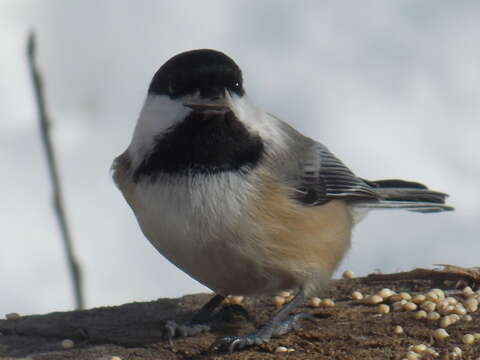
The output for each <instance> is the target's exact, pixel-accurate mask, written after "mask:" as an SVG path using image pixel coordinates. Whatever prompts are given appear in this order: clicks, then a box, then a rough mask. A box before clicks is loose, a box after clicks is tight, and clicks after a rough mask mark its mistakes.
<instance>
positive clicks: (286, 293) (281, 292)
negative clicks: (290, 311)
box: [278, 291, 292, 298]
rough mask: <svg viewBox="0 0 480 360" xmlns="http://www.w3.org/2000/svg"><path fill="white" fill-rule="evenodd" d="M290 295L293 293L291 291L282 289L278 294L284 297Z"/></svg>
mask: <svg viewBox="0 0 480 360" xmlns="http://www.w3.org/2000/svg"><path fill="white" fill-rule="evenodd" d="M290 295H292V294H291V293H290V291H280V292H279V293H278V296H283V297H284V298H286V297H289V296H290Z"/></svg>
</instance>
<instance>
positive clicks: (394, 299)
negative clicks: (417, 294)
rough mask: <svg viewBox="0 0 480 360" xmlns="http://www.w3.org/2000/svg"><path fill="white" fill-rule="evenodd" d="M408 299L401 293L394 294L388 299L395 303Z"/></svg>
mask: <svg viewBox="0 0 480 360" xmlns="http://www.w3.org/2000/svg"><path fill="white" fill-rule="evenodd" d="M402 300H403V301H406V300H405V299H404V298H402V296H401V295H400V294H393V295H392V296H390V297H389V298H388V301H390V302H392V303H394V302H399V301H402Z"/></svg>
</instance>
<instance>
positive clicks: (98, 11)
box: [0, 0, 480, 314]
mask: <svg viewBox="0 0 480 360" xmlns="http://www.w3.org/2000/svg"><path fill="white" fill-rule="evenodd" d="M479 19H480V2H478V1H474V0H472V1H461V0H457V1H442V0H425V1H415V0H408V1H407V0H396V1H393V0H385V1H369V0H366V1H362V2H357V1H279V0H270V1H261V2H260V1H253V0H251V1H237V2H232V1H228V2H227V1H221V0H219V1H175V2H173V1H171V2H167V1H155V0H140V1H127V0H110V1H107V0H104V1H93V0H88V1H87V0H83V1H79V0H78V1H73V0H72V1H63V0H31V1H25V0H2V1H1V2H0V28H1V31H0V44H1V47H0V52H1V53H0V119H1V121H0V162H1V164H2V166H1V167H0V176H1V179H2V181H1V183H2V186H1V189H2V190H1V192H0V196H1V197H0V199H1V200H0V219H1V221H0V288H1V290H0V314H3V313H6V312H11V311H17V312H20V313H22V314H26V313H39V312H49V311H55V310H67V309H71V308H72V306H73V298H72V294H71V287H70V282H69V277H68V272H67V270H66V264H65V259H64V256H63V249H62V245H61V240H60V237H59V233H58V230H57V227H56V221H55V218H54V216H53V212H52V208H51V206H50V199H51V190H50V183H49V179H48V177H47V173H46V166H45V159H44V154H43V149H42V147H41V144H40V141H39V136H38V125H37V115H36V113H35V107H34V102H33V96H32V88H31V84H30V79H29V76H28V72H27V64H26V59H25V43H26V37H27V33H28V30H29V29H34V30H35V31H36V32H37V40H38V47H39V49H38V51H39V57H38V60H39V64H40V66H41V68H42V71H43V76H44V80H45V81H46V90H47V100H48V103H49V108H50V114H51V117H52V119H53V121H54V127H53V136H54V140H55V145H56V147H57V150H58V161H59V164H60V171H61V174H62V177H63V184H64V191H65V195H66V203H67V204H66V205H67V209H68V212H69V216H70V224H71V227H72V232H73V236H74V240H75V248H76V252H77V254H78V257H79V258H80V260H81V263H82V265H83V268H84V273H85V274H84V275H85V288H86V296H87V306H89V307H92V306H100V305H111V304H121V303H125V302H129V301H134V300H136V301H141V300H151V299H156V298H159V297H171V296H179V295H182V294H185V293H192V292H199V291H205V290H206V289H205V288H203V287H202V286H201V285H200V284H198V283H197V282H195V281H194V280H192V279H191V278H189V277H188V276H186V275H185V274H183V273H182V272H181V271H180V270H178V269H177V268H175V267H174V266H173V265H171V264H169V263H168V262H167V261H166V260H165V259H163V257H162V256H161V255H159V254H158V253H157V252H156V251H155V250H154V249H153V248H152V247H151V246H150V244H149V243H148V242H147V241H146V240H145V239H144V237H143V236H142V234H141V232H140V230H139V229H138V226H137V224H136V221H135V219H134V217H133V215H132V213H131V211H130V209H129V208H128V207H127V205H126V203H125V201H124V200H123V199H122V197H121V195H120V193H119V191H118V190H117V189H116V188H115V187H114V185H113V184H112V181H111V179H110V174H109V167H110V163H111V161H112V159H113V158H114V156H116V155H117V154H119V153H121V152H122V151H123V150H124V149H125V148H126V146H127V145H128V143H129V141H130V136H131V133H132V130H133V127H134V126H135V122H136V116H137V114H138V112H139V109H140V107H141V105H142V102H143V100H144V97H145V93H146V88H147V86H148V83H149V81H150V78H151V76H152V75H153V73H154V72H155V71H156V69H157V68H158V67H159V66H160V65H161V64H162V63H163V62H165V61H166V60H167V59H168V58H170V57H171V56H173V55H174V54H176V53H178V52H181V51H184V50H188V49H193V48H214V49H218V50H222V51H224V52H226V53H227V54H229V55H230V56H231V57H232V58H234V59H235V60H236V62H237V63H238V64H239V65H240V66H241V67H242V69H243V72H244V78H245V87H246V89H247V92H248V93H249V94H250V97H251V98H252V99H253V100H254V101H255V102H256V104H257V105H258V106H260V107H261V108H263V109H265V110H267V111H269V112H272V113H274V114H276V115H278V116H279V117H281V118H283V119H285V120H287V121H288V122H289V123H290V124H292V125H293V126H295V127H296V128H298V129H299V130H300V131H302V132H304V133H306V134H307V135H309V136H311V137H314V138H315V139H317V140H320V141H322V142H323V143H325V144H327V145H328V146H329V147H330V149H331V150H332V151H333V152H334V153H335V154H337V155H338V156H339V157H340V158H342V159H343V160H344V161H345V163H346V164H347V165H348V166H350V167H351V168H352V169H353V170H354V171H355V172H356V173H357V174H358V175H360V176H363V177H366V178H370V179H377V178H395V177H399V178H404V179H408V180H417V181H421V182H424V183H426V184H428V185H429V186H430V187H432V188H434V189H437V190H442V191H446V192H449V193H450V194H451V198H450V202H451V203H452V205H454V206H455V207H456V208H457V210H456V212H454V213H443V214H436V215H419V214H413V213H407V212H376V213H374V214H370V216H369V217H368V218H367V219H366V220H365V221H364V222H362V223H361V224H360V225H359V226H358V227H357V228H356V230H355V233H354V240H353V247H352V250H351V251H350V253H349V254H348V256H347V257H346V259H345V260H344V262H343V263H342V265H341V266H340V269H339V271H343V270H345V269H352V270H353V271H354V272H355V273H356V274H358V275H361V274H366V273H368V272H371V271H374V270H375V269H381V270H382V271H384V272H390V271H396V270H408V269H411V268H413V267H417V266H419V267H427V266H431V265H432V264H438V263H452V264H457V265H462V266H479V265H480V256H479V254H480V238H479V235H478V234H479V233H480V151H478V142H479V140H480V121H479V117H480V46H479V44H480V21H479Z"/></svg>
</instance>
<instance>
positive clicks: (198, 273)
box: [113, 49, 452, 351]
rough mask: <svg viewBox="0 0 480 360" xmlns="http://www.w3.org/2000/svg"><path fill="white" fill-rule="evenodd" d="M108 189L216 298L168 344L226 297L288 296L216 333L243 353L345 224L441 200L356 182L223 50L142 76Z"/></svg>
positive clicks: (337, 247) (285, 324) (330, 259)
mask: <svg viewBox="0 0 480 360" xmlns="http://www.w3.org/2000/svg"><path fill="white" fill-rule="evenodd" d="M113 170H114V172H113V177H114V180H115V183H116V184H117V186H118V187H119V188H120V190H121V191H122V193H123V195H124V197H125V199H126V200H127V202H128V203H129V205H130V206H131V208H132V210H133V212H134V213H135V216H136V217H137V220H138V223H139V224H140V227H141V229H142V231H143V233H144V234H145V236H146V237H147V239H148V240H149V241H150V242H151V243H152V245H153V246H154V247H155V248H156V249H157V250H158V251H159V252H160V253H161V254H163V255H164V256H165V257H166V258H167V259H168V260H170V261H171V262H172V263H173V264H175V265H176V266H178V267H179V268H180V269H182V270H183V271H185V272H186V273H187V274H189V275H190V276H191V277H193V278H194V279H196V280H198V281H199V282H200V283H202V284H204V285H205V286H207V287H208V288H210V289H211V290H212V291H214V292H215V294H217V295H216V296H214V297H213V298H212V300H211V301H210V302H209V303H208V304H207V305H205V306H204V307H203V308H202V309H201V310H200V311H199V312H198V313H197V315H195V316H194V318H193V320H192V321H191V322H190V323H188V324H177V323H175V322H173V321H170V322H167V324H166V333H167V337H168V338H169V340H171V338H172V337H173V336H176V335H181V336H188V335H191V334H195V333H197V332H199V331H203V330H207V329H208V328H209V326H208V320H209V318H210V316H211V315H212V313H213V311H214V310H215V308H216V307H217V306H218V305H219V304H220V303H221V302H222V300H223V298H224V297H225V296H226V295H227V294H235V295H257V294H270V293H276V292H279V291H281V290H285V289H298V293H297V295H296V296H295V298H294V299H293V300H292V301H291V302H289V303H288V304H287V305H286V306H284V308H283V309H281V310H280V311H279V312H277V313H276V314H275V315H274V316H273V318H272V319H271V320H270V321H269V322H268V323H267V324H266V325H264V326H263V327H261V328H260V329H259V330H258V331H256V332H255V333H253V334H249V335H244V336H234V337H225V338H222V339H220V340H219V341H218V342H217V343H216V344H217V345H218V346H219V347H221V348H226V349H229V350H230V351H233V350H234V349H239V348H243V347H245V346H248V345H253V344H261V343H264V342H267V341H268V340H269V339H270V338H271V337H272V336H273V335H279V334H283V333H286V332H287V331H289V330H290V329H292V328H294V327H295V324H296V322H297V321H298V320H299V319H301V318H304V317H306V316H304V315H301V314H300V315H299V314H297V315H295V316H294V317H289V315H290V312H291V311H292V309H294V308H295V307H296V306H297V305H299V304H301V303H303V302H304V300H305V298H306V297H307V296H311V295H313V294H314V293H315V292H317V291H318V290H320V289H322V288H323V287H324V286H325V285H326V284H327V282H328V280H329V278H330V276H331V275H332V273H333V271H334V270H335V268H336V267H337V265H338V264H339V262H340V260H341V259H342V258H343V256H344V254H345V252H346V251H347V250H348V248H349V247H350V237H351V232H352V227H353V225H354V224H355V223H356V222H357V221H358V220H359V219H360V217H361V215H362V214H363V213H364V212H365V211H367V210H369V209H376V208H396V209H406V210H410V211H416V212H438V211H444V210H451V209H452V208H451V207H449V206H447V205H445V198H446V197H447V195H446V194H444V193H441V192H436V191H431V190H429V189H428V188H427V187H426V186H424V185H422V184H419V183H415V182H409V181H403V180H380V181H368V180H364V179H362V178H359V177H357V176H356V175H355V174H354V173H353V172H352V171H351V170H349V169H348V168H347V167H346V166H345V165H344V164H343V163H342V162H341V161H340V160H339V159H337V158H336V157H335V156H334V155H333V154H332V153H331V152H330V151H329V150H328V149H327V148H326V147H325V146H324V145H322V144H320V143H318V142H316V141H315V140H312V139H310V138H308V137H306V136H304V135H302V134H300V133H299V132H297V131H296V130H295V129H293V128H292V127H290V126H289V125H287V124H286V123H284V122H283V121H281V120H280V119H278V118H276V117H275V116H273V115H271V114H269V113H265V112H263V111H262V110H260V109H258V108H257V107H255V105H253V104H252V103H251V102H250V101H249V99H248V97H247V96H246V94H245V90H244V88H243V81H242V72H241V70H240V68H239V67H238V66H237V64H236V63H235V62H234V61H233V60H232V59H230V58H229V57H228V56H226V55H225V54H223V53H221V52H219V51H215V50H207V49H203V50H193V51H187V52H184V53H181V54H179V55H176V56H174V57H173V58H171V59H170V60H168V61H167V62H166V63H165V64H164V65H163V66H162V67H161V68H160V69H159V70H158V71H157V72H156V74H155V76H154V77H153V79H152V81H151V83H150V87H149V89H148V95H147V98H146V100H145V104H144V106H143V108H142V110H141V113H140V116H139V118H138V123H137V126H136V128H135V131H134V134H133V138H132V141H131V143H130V145H129V147H128V148H127V150H126V151H125V152H124V153H123V154H122V155H120V156H119V157H117V158H116V159H115V161H114V164H113Z"/></svg>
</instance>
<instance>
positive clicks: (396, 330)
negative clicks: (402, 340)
mask: <svg viewBox="0 0 480 360" xmlns="http://www.w3.org/2000/svg"><path fill="white" fill-rule="evenodd" d="M393 332H394V333H395V334H397V335H400V334H403V328H402V327H401V326H400V325H397V326H395V327H394V328H393Z"/></svg>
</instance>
